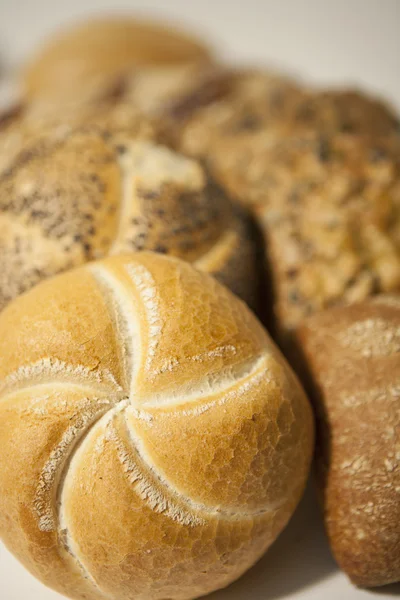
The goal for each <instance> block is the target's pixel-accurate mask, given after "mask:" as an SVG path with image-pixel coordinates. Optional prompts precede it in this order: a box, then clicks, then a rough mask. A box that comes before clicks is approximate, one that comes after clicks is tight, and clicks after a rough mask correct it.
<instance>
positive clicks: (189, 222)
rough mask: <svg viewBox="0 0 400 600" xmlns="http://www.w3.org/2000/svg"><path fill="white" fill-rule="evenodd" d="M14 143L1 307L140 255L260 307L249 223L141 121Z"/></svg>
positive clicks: (111, 122) (2, 219)
mask: <svg viewBox="0 0 400 600" xmlns="http://www.w3.org/2000/svg"><path fill="white" fill-rule="evenodd" d="M117 116H118V119H117ZM14 133H15V132H14ZM16 140H17V141H16V144H14V148H13V152H10V148H9V150H8V152H7V154H11V155H13V156H12V158H10V156H7V160H6V161H5V164H3V173H2V174H1V175H0V260H1V263H2V270H1V274H0V307H4V306H5V305H6V303H7V302H8V301H9V300H11V299H12V298H14V297H16V296H17V295H18V294H20V293H22V292H23V291H25V290H27V289H29V288H30V287H32V286H33V285H34V284H35V283H37V282H38V281H40V280H42V279H44V278H46V277H49V276H51V275H54V274H56V273H58V272H60V271H64V270H66V269H69V268H71V267H74V266H78V265H80V264H82V263H84V262H86V261H89V260H94V259H98V258H102V257H104V256H107V255H114V254H121V253H126V252H132V251H135V250H143V249H147V250H154V251H157V252H161V253H168V254H172V255H175V256H179V257H181V258H184V259H185V260H188V261H190V262H192V263H193V264H194V265H195V266H197V267H198V268H200V269H202V270H204V271H207V272H209V273H211V274H213V275H215V276H216V277H217V278H218V279H220V280H221V281H222V282H223V283H225V284H226V285H228V286H229V287H230V288H231V289H232V290H233V291H234V292H235V293H237V294H238V295H240V296H241V297H242V298H243V299H245V300H246V301H247V302H248V303H249V304H251V305H252V306H253V307H255V306H256V303H257V293H258V292H257V285H258V284H257V274H256V268H257V267H256V261H255V248H254V241H253V239H252V228H251V224H250V222H249V218H248V216H247V215H246V214H244V212H243V211H240V210H238V209H237V208H236V207H235V206H234V205H233V204H232V203H231V202H230V201H229V200H228V198H227V197H226V195H225V194H224V193H222V192H221V190H220V189H219V188H218V187H217V186H216V185H215V184H214V183H213V182H212V181H211V180H210V179H209V177H208V175H207V173H206V172H205V171H204V170H203V169H202V168H201V166H200V164H199V163H198V162H196V161H194V160H191V159H187V158H185V157H184V156H182V155H180V154H177V153H176V152H173V151H172V150H169V149H168V148H167V147H166V146H162V145H161V144H160V142H159V139H158V136H157V135H156V133H155V131H154V130H153V128H152V127H151V125H150V124H149V123H147V122H146V121H144V120H143V118H142V117H141V115H134V114H133V113H132V111H131V110H129V111H128V114H125V113H123V112H120V113H119V114H118V115H117V113H115V112H114V113H113V115H112V116H109V117H107V118H105V120H97V121H92V122H90V123H88V124H86V125H85V126H78V127H76V128H75V127H70V126H66V124H65V123H63V122H60V123H59V124H58V125H57V126H55V125H53V126H52V127H50V128H49V130H47V131H45V132H44V133H43V134H42V135H39V134H34V135H32V136H28V140H29V142H27V140H26V138H25V137H24V136H22V139H19V138H18V137H17V138H16ZM14 142H15V139H14ZM15 145H16V146H17V148H18V151H16V148H15ZM0 162H1V161H0Z"/></svg>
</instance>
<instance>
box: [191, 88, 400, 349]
mask: <svg viewBox="0 0 400 600" xmlns="http://www.w3.org/2000/svg"><path fill="white" fill-rule="evenodd" d="M255 81H256V80H254V81H253V84H254V85H253V87H251V86H250V85H249V84H247V85H246V86H245V85H244V84H243V88H242V91H241V92H240V94H239V93H238V94H237V96H236V97H235V98H234V100H235V101H234V102H233V101H231V100H229V99H222V100H220V101H219V103H218V102H217V103H212V104H211V105H210V106H209V107H208V108H206V109H202V110H200V111H199V112H198V113H197V116H196V112H195V113H193V114H194V116H193V114H192V116H191V117H189V118H187V119H186V123H184V126H183V137H182V139H181V147H182V148H184V149H185V151H187V152H189V153H190V154H193V155H197V156H200V157H202V159H203V160H204V161H205V162H206V163H207V165H208V167H209V169H210V170H211V172H212V173H213V174H214V176H215V177H216V179H217V181H218V182H219V183H220V184H221V186H222V187H223V188H224V189H227V190H228V191H229V193H230V194H231V196H232V197H234V198H236V199H237V200H239V201H240V202H242V203H246V204H250V205H251V207H252V211H253V213H254V215H255V216H256V219H257V221H258V223H259V225H260V227H261V229H262V232H263V235H264V239H265V262H266V268H267V270H268V273H269V278H270V282H271V286H272V293H271V294H268V297H267V298H266V299H265V301H266V303H268V304H270V303H271V299H273V306H272V311H273V314H274V318H273V321H272V322H271V327H274V326H275V327H276V328H277V335H278V336H279V338H280V340H281V342H282V343H283V344H286V343H287V342H290V337H291V333H292V331H293V329H294V328H295V327H296V326H297V325H298V324H299V323H300V322H301V321H302V319H304V318H305V317H306V316H309V315H311V314H314V313H316V312H318V311H320V310H322V309H324V308H326V307H329V306H334V305H340V304H346V303H352V302H357V301H362V300H363V299H365V298H367V297H369V296H371V295H372V294H377V293H379V292H392V291H396V290H400V136H399V135H398V129H397V128H398V122H397V121H396V117H395V116H394V115H393V114H392V113H390V111H389V110H387V109H386V108H385V107H384V106H383V105H380V104H379V103H377V102H375V101H373V100H370V99H368V98H367V97H363V96H361V95H356V94H353V93H347V94H346V93H339V92H337V93H320V94H317V93H311V92H309V91H305V90H300V89H295V88H291V89H289V88H285V89H286V93H283V92H281V93H280V95H279V94H278V100H279V101H277V100H275V101H272V103H269V104H268V103H267V102H265V85H266V83H264V84H263V83H262V79H259V80H258V83H257V85H256V83H255ZM250 89H252V92H250ZM262 90H264V91H262ZM272 98H273V96H272ZM274 107H275V108H274Z"/></svg>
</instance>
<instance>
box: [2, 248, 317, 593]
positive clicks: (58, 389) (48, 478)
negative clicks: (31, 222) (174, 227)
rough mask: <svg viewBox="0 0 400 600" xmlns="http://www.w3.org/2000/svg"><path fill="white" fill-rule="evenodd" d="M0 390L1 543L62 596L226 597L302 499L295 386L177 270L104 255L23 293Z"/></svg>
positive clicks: (238, 310)
mask: <svg viewBox="0 0 400 600" xmlns="http://www.w3.org/2000/svg"><path fill="white" fill-rule="evenodd" d="M0 386H1V388H0V445H1V448H2V453H1V459H0V487H1V490H2V493H1V495H0V536H1V538H2V539H3V541H4V542H5V543H6V545H7V546H8V547H9V549H10V550H11V551H12V552H13V553H14V554H15V555H16V556H17V557H18V558H19V560H21V561H22V562H23V563H24V564H25V566H26V567H27V568H28V569H29V570H30V571H31V572H32V573H33V574H34V575H36V576H37V577H38V578H39V579H41V580H42V581H43V582H44V583H46V584H47V585H49V586H50V587H53V588H54V589H56V590H58V591H60V592H61V593H64V594H67V595H68V596H70V597H71V598H76V599H81V600H83V599H84V598H90V599H93V600H94V599H95V598H96V599H99V598H104V597H106V598H108V599H109V600H117V599H118V600H133V599H134V598H137V597H139V596H140V598H143V600H162V599H164V598H166V597H168V598H171V599H173V600H189V599H191V598H195V597H198V596H200V595H203V594H206V593H209V592H211V591H213V590H215V589H218V588H220V587H223V586H225V585H227V584H228V583H230V582H231V581H232V580H234V579H236V578H237V577H238V576H239V575H240V574H241V573H243V572H244V571H245V570H246V569H248V568H249V567H250V566H251V565H252V564H253V563H254V562H255V561H256V560H257V559H258V558H259V557H260V556H261V554H262V553H263V552H264V551H265V550H266V549H267V548H268V547H269V546H270V544H271V543H272V542H273V540H274V539H275V538H276V536H277V535H279V532H280V531H281V530H282V528H283V527H284V526H285V524H286V522H287V520H288V519H289V517H290V515H291V514H292V512H293V510H294V508H295V506H296V504H297V502H298V500H299V497H300V495H301V493H302V490H303V488H304V484H305V481H306V478H307V472H308V468H309V462H310V457H311V454H312V446H313V422H312V415H311V410H310V407H309V405H308V402H307V399H306V397H305V396H304V393H303V391H302V389H301V387H300V386H299V384H298V382H297V380H296V379H295V377H294V375H293V373H292V372H291V371H290V368H289V367H288V366H287V364H286V362H285V361H284V359H283V358H282V356H281V355H280V354H279V352H278V351H277V350H276V348H275V346H274V345H273V343H272V342H271V341H270V339H269V338H268V336H267V334H266V333H265V331H264V330H263V328H262V327H261V326H260V324H259V323H258V321H257V320H256V318H255V317H254V316H253V314H252V313H251V311H249V310H248V309H247V307H246V306H245V305H244V303H242V302H240V301H239V300H238V299H237V298H235V297H234V296H233V295H232V294H231V293H230V292H229V291H228V290H227V289H226V288H225V287H223V286H221V285H219V284H218V283H217V282H216V281H215V279H214V278H211V277H209V276H207V275H206V274H203V273H201V272H199V271H196V270H195V269H193V267H191V266H190V265H189V264H187V263H185V262H183V261H179V260H177V259H174V258H171V257H163V256H160V255H157V254H152V253H137V254H135V255H131V256H125V257H113V258H109V259H106V260H105V261H99V262H96V263H91V264H90V265H86V266H85V267H82V268H80V269H77V270H75V271H70V272H68V273H67V274H64V275H60V276H58V277H56V278H53V279H52V280H49V281H46V282H43V283H42V284H40V285H38V286H36V287H35V288H34V289H33V290H31V291H30V292H28V293H27V294H24V295H22V296H21V297H19V298H18V299H17V300H16V301H14V302H12V303H11V304H10V305H9V306H8V307H7V308H6V309H5V310H4V312H3V313H2V314H1V316H0ZM16 472H18V473H19V472H20V473H21V476H20V477H19V478H18V479H17V480H16V479H15V473H16Z"/></svg>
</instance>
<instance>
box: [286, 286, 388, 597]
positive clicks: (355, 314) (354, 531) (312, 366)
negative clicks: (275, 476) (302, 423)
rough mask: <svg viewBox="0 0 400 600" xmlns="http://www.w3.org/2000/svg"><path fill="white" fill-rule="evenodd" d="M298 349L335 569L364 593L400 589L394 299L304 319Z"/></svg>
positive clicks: (377, 300) (381, 298)
mask: <svg viewBox="0 0 400 600" xmlns="http://www.w3.org/2000/svg"><path fill="white" fill-rule="evenodd" d="M297 342H298V345H299V348H300V350H301V351H302V354H303V359H304V361H305V363H306V365H307V370H308V377H309V381H310V383H311V386H310V389H311V390H313V398H314V400H315V408H316V412H317V424H318V436H317V452H316V459H317V466H318V480H319V485H320V488H321V492H322V493H321V496H322V500H323V508H324V518H325V525H326V529H327V532H328V536H329V541H330V544H331V547H332V550H333V553H334V555H335V557H336V560H337V561H338V563H339V565H340V566H341V568H342V569H343V570H344V571H345V572H346V573H347V574H348V576H349V577H350V578H351V579H352V581H353V582H354V583H355V584H356V585H359V586H362V587H375V586H380V585H385V584H389V583H392V582H397V581H400V501H399V500H400V378H399V377H400V297H399V296H397V297H386V296H382V297H381V296H377V298H376V299H374V300H372V301H369V302H368V303H364V304H356V305H353V306H351V307H345V308H338V309H332V310H330V311H326V312H324V313H322V314H320V315H318V316H315V317H312V318H311V319H309V320H307V321H306V322H305V324H303V325H302V326H301V327H300V330H299V332H298V334H297ZM303 374H304V373H303Z"/></svg>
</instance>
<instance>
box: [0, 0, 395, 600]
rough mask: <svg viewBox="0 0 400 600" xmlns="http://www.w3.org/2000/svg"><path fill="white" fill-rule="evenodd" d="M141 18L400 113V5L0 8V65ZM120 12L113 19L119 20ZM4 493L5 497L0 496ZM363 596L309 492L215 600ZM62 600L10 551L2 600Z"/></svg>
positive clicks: (348, 0)
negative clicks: (131, 16)
mask: <svg viewBox="0 0 400 600" xmlns="http://www.w3.org/2000/svg"><path fill="white" fill-rule="evenodd" d="M113 5H114V6H117V7H118V11H120V12H125V13H127V12H132V11H136V12H139V13H141V14H143V15H145V16H150V17H158V18H167V19H169V20H171V21H172V22H174V21H175V22H177V23H178V24H179V23H182V25H185V26H189V27H191V28H192V29H193V30H194V31H196V30H197V31H198V32H199V33H200V34H203V35H208V36H209V38H210V40H211V42H212V43H213V45H214V46H215V48H216V49H218V50H219V51H220V52H222V53H223V55H224V56H225V57H226V58H227V59H234V60H236V61H240V62H241V63H249V64H254V63H258V64H266V65H271V66H273V67H277V68H282V69H284V70H287V71H288V72H289V73H290V72H293V73H298V74H299V75H301V76H302V77H303V78H304V79H305V80H308V81H312V82H315V83H317V84H324V85H326V84H328V85H329V84H330V85H335V86H338V85H342V86H345V85H354V86H357V87H362V88H365V89H367V90H370V91H371V92H372V93H375V94H380V95H383V96H384V97H385V98H386V99H387V100H389V101H391V102H392V103H393V104H395V105H397V106H398V107H400V35H399V29H400V0H332V1H328V0H323V1H321V0H274V1H271V0H240V1H239V0H192V1H189V0H168V1H167V0H143V1H142V2H140V1H138V0H125V1H120V2H111V0H108V1H107V0H69V1H68V2H58V1H57V0H0V64H1V65H3V66H4V67H5V68H4V71H7V69H8V68H10V67H11V66H18V65H19V64H21V62H22V61H23V60H24V58H25V57H26V56H27V55H29V53H30V52H31V51H32V49H33V48H34V47H35V45H36V44H38V43H39V42H40V40H41V39H42V38H43V37H44V36H45V35H46V34H48V33H49V32H51V31H52V30H53V29H54V28H55V27H57V26H59V25H60V24H62V23H64V22H65V21H68V20H73V19H74V18H77V17H80V16H84V15H87V14H90V13H93V12H96V11H102V12H106V13H107V12H108V13H110V12H111V10H110V6H113ZM116 10H117V9H116V8H114V9H113V12H116ZM0 493H1V490H0ZM395 596H400V584H399V585H397V586H389V587H387V588H383V589H382V590H381V591H379V592H366V591H361V590H357V589H356V588H354V587H353V586H351V584H350V583H349V582H348V580H347V579H346V577H345V576H344V575H343V574H341V573H340V572H339V571H338V570H337V567H336V565H335V563H334V561H333V559H332V558H331V555H330V553H329V549H328V546H327V543H326V540H325V537H324V532H323V529H322V524H321V519H320V515H319V510H318V507H317V505H316V501H315V497H314V493H313V491H312V489H311V488H309V489H308V491H307V493H306V495H305V497H304V499H303V501H302V503H301V505H300V507H299V509H298V511H297V512H296V514H295V516H294V517H293V519H292V521H291V523H290V524H289V526H288V527H287V529H286V531H285V532H284V533H283V534H282V536H281V537H280V538H279V539H278V541H277V542H276V543H275V544H274V546H273V547H272V549H271V550H270V551H269V552H268V553H267V555H266V556H265V557H264V558H263V559H262V560H261V561H260V562H259V563H258V565H256V567H254V568H253V569H252V570H251V571H249V572H248V573H247V575H245V576H244V577H243V578H242V579H240V580H239V581H238V582H237V583H235V584H233V585H232V586H230V587H229V588H227V589H226V590H223V591H220V592H217V593H215V594H212V595H211V596H209V598H210V600H284V599H291V600H366V599H372V598H375V600H385V599H386V598H390V597H395ZM57 599H59V600H61V596H59V595H58V594H56V593H54V592H52V591H50V590H47V589H46V588H45V587H43V586H42V585H41V584H40V583H39V582H37V581H36V580H35V579H34V578H33V577H31V576H30V575H29V574H28V573H27V572H26V571H25V570H24V569H23V568H22V567H21V566H20V565H19V564H18V562H17V561H16V560H15V559H14V558H13V557H12V556H11V555H10V554H9V553H8V551H7V550H6V549H5V548H4V546H2V545H1V543H0V600H57Z"/></svg>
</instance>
